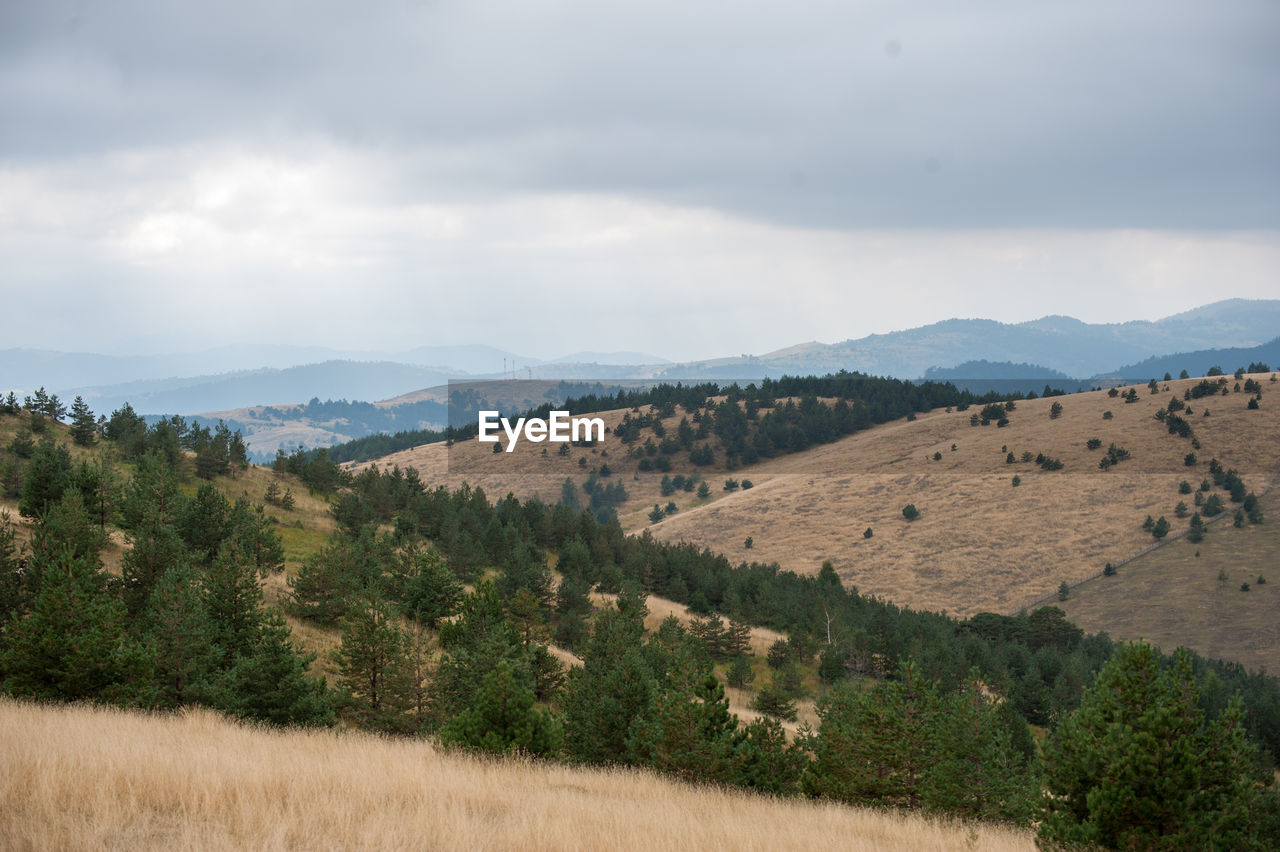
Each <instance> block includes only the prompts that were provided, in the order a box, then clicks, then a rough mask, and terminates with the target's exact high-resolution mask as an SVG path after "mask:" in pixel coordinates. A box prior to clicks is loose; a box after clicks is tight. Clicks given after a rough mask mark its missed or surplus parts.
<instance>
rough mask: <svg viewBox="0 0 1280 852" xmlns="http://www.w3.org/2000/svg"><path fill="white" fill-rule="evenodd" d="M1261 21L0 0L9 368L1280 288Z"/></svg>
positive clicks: (1267, 23)
mask: <svg viewBox="0 0 1280 852" xmlns="http://www.w3.org/2000/svg"><path fill="white" fill-rule="evenodd" d="M1277 44H1280V4H1278V3H1276V2H1274V0H1225V2H1222V3H1204V2H1200V0H1196V2H1182V0H1160V2H1147V0H1136V2H1128V3H1122V4H1116V3H1111V2H1108V3H1102V2H1088V1H1087V0H1086V2H1077V3H1070V4H1061V3H1052V4H1051V3H1026V2H1012V0H1010V2H990V1H989V0H979V2H974V3H966V4H956V3H951V2H940V0H923V2H917V3H911V4H903V3H894V2H849V0H839V2H835V1H834V0H833V2H825V0H822V1H818V0H797V1H796V2H793V3H789V4H786V5H785V6H783V5H777V4H768V5H766V4H762V3H750V2H748V3H743V2H741V0H738V1H737V2H732V3H730V2H721V0H705V2H700V3H688V2H667V0H646V2H643V3H640V2H629V0H619V2H608V3H601V2H599V0H595V1H594V2H582V1H581V0H521V2H492V0H438V2H433V1H432V0H421V2H414V0H367V2H362V3H350V2H330V0H306V2H301V0H271V2H262V0H256V1H255V2H252V3H251V2H244V0H220V2H218V3H208V2H204V3H199V4H197V3H189V2H185V0H179V2H174V0H155V2H144V0H102V1H101V2H95V3H87V2H85V3H81V2H68V0H43V2H40V3H34V2H22V0H0V298H2V299H3V304H4V306H5V310H4V311H3V315H4V316H5V321H4V322H3V324H2V325H3V332H0V348H6V347H11V346H22V347H36V348H46V349H62V350H79V351H86V350H88V351H109V352H134V351H136V352H155V351H167V350H173V351H191V350H195V349H199V348H202V347H207V346H216V345H221V344H226V343H295V344H307V345H328V346H333V347H336V348H345V349H351V348H355V349H368V350H380V351H386V350H390V349H397V348H404V349H407V348H411V347H414V346H421V345H430V344H452V343H487V344H491V345H495V346H499V347H502V348H505V349H508V350H511V351H515V352H519V353H522V354H525V355H529V356H533V357H538V358H550V357H554V356H556V355H558V354H563V353H566V352H571V351H577V350H597V351H609V350H640V351H645V352H650V353H653V354H656V355H661V356H663V357H666V358H670V359H677V360H684V359H693V358H704V357H715V356H721V355H736V354H741V353H753V354H760V353H764V352H767V351H770V350H773V349H777V348H780V347H784V346H787V345H790V344H794V343H799V342H804V341H810V340H819V341H823V342H837V341H841V340H845V339H849V338H857V337H861V336H864V335H866V334H870V333H876V332H887V331H891V330H895V329H902V328H909V327H914V326H918V325H923V324H926V323H929V322H934V321H938V320H942V319H945V318H948V317H986V318H992V319H997V320H1002V321H1006V322H1016V321H1022V320H1030V319H1034V318H1037V317H1040V316H1044V315H1046V314H1067V315H1071V316H1075V317H1078V318H1080V319H1083V320H1086V321H1090V322H1105V321H1122V320H1129V319H1157V318H1159V317H1162V316H1167V315H1169V314H1173V313H1177V312H1180V311H1183V310H1186V309H1189V308H1192V307H1195V306H1197V305H1201V304H1205V303H1207V302H1211V301H1216V300H1218V299H1222V298H1230V297H1241V298H1280V155H1278V154H1277V152H1280V50H1277V49H1276V46H1277Z"/></svg>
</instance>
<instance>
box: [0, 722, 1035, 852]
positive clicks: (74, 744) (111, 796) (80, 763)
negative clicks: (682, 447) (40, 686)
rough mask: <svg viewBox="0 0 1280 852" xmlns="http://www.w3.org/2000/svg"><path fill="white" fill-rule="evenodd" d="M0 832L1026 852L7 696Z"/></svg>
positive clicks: (1012, 838)
mask: <svg viewBox="0 0 1280 852" xmlns="http://www.w3.org/2000/svg"><path fill="white" fill-rule="evenodd" d="M0 767H2V768H3V770H4V771H3V772H2V773H0V838H3V845H4V847H5V848H6V849H11V850H28V849H30V850H35V849H65V850H87V849H130V850H136V849H202V850H204V849H213V850H218V849H262V850H270V849H336V848H341V849H466V850H476V849H557V850H577V849H581V850H600V849H639V850H645V852H652V851H653V850H666V849H741V850H753V849H803V850H812V849H845V850H852V852H860V850H866V851H867V852H870V850H904V852H906V850H911V851H912V852H916V850H950V849H956V850H961V849H983V850H992V852H1006V850H1008V852H1012V850H1031V849H1033V848H1034V844H1033V841H1032V838H1031V835H1030V834H1029V833H1027V832H1025V831H1018V830H1011V829H1003V828H1000V827H993V826H988V825H970V824H964V823H956V822H950V821H935V820H931V819H927V818H923V817H919V816H916V815H910V814H898V813H885V812H879V811H873V810H862V809H855V808H848V807H842V806H837V805H830V804H815V803H810V802H802V801H784V800H776V799H770V798H765V797H760V796H753V795H749V794H745V793H740V792H730V791H725V790H720V789H715V788H705V787H691V786H688V785H683V784H679V783H676V782H673V781H670V780H667V779H664V778H661V777H658V776H656V775H653V774H650V773H645V772H635V771H624V770H613V771H610V770H587V769H577V768H571V767H565V766H559V765H547V764H539V763H534V762H528V761H521V760H512V759H509V760H483V759H478V758H473V757H469V756H465V755H459V754H451V753H447V752H442V751H441V750H439V749H438V748H436V747H434V746H433V745H431V744H430V743H429V742H426V741H423V740H389V739H383V738H379V737H375V736H370V735H365V734H355V733H334V732H328V731H325V732H306V731H287V732H280V731H274V730H266V729H261V728H253V727H246V726H242V725H236V724H232V723H230V722H228V721H225V720H224V719H222V718H221V717H219V716H217V715H215V714H213V713H210V712H206V711H193V712H188V713H184V714H182V715H176V716H149V715H143V714H135V713H127V712H123V711H119V710H105V709H93V708H90V707H86V706H65V705H64V706H57V707H51V706H40V705H30V704H22V703H18V702H14V701H11V700H8V699H0Z"/></svg>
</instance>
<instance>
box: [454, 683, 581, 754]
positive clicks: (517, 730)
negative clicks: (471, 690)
mask: <svg viewBox="0 0 1280 852" xmlns="http://www.w3.org/2000/svg"><path fill="white" fill-rule="evenodd" d="M533 705H534V695H533V690H531V689H529V688H527V687H526V686H525V685H524V684H523V683H521V680H520V678H519V677H518V676H517V675H516V673H515V671H514V670H513V668H512V665H511V663H509V662H508V661H506V660H499V661H498V663H497V664H496V665H495V666H494V667H493V670H492V671H490V672H489V673H488V674H487V675H485V678H484V681H483V682H482V683H481V685H480V689H479V691H478V693H477V694H476V699H475V703H474V705H473V706H472V707H470V708H468V709H467V710H465V711H463V712H462V713H459V714H458V715H457V716H454V717H453V718H452V719H450V720H449V721H448V722H447V723H446V724H445V726H444V727H443V728H442V729H441V730H440V741H441V742H442V743H444V744H445V745H457V746H462V747H464V748H470V749H476V750H478V751H486V752H491V753H495V754H506V753H511V752H521V753H525V754H531V755H535V756H538V757H551V756H553V755H555V754H557V753H558V752H559V751H560V746H561V743H562V742H563V741H564V731H563V728H562V727H561V725H560V723H559V722H558V721H557V720H556V719H554V718H553V717H552V716H551V715H550V714H548V713H547V712H545V711H542V710H537V709H534V706H533Z"/></svg>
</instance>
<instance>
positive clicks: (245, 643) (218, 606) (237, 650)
mask: <svg viewBox="0 0 1280 852" xmlns="http://www.w3.org/2000/svg"><path fill="white" fill-rule="evenodd" d="M203 587H204V604H205V608H206V610H207V611H208V613H209V619H210V621H211V622H212V623H213V625H214V641H215V642H216V643H217V645H218V646H219V647H220V648H221V649H222V652H223V655H224V659H226V660H228V661H234V660H235V659H236V658H238V657H245V656H250V655H252V654H253V653H254V652H255V651H256V648H255V647H254V643H255V642H257V641H259V639H260V637H261V635H262V633H263V631H264V630H265V629H266V628H265V627H264V625H263V612H262V609H261V607H262V586H261V585H260V584H259V582H258V572H257V570H256V569H255V567H254V565H253V563H252V562H250V561H249V560H248V559H246V558H245V555H244V554H243V553H241V551H240V549H239V548H238V547H237V545H236V542H235V541H234V540H228V541H226V542H224V543H223V545H222V546H221V547H220V548H219V550H218V555H217V556H216V557H214V560H213V563H212V564H211V565H210V566H209V567H208V568H206V569H205V570H204V575H203ZM285 632H286V633H287V632H288V628H287V627H286V628H285Z"/></svg>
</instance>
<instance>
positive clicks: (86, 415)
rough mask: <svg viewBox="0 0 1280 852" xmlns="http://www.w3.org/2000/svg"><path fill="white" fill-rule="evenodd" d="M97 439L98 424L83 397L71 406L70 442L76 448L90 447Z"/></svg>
mask: <svg viewBox="0 0 1280 852" xmlns="http://www.w3.org/2000/svg"><path fill="white" fill-rule="evenodd" d="M97 438H98V422H97V420H96V419H95V418H94V416H93V412H92V411H90V410H89V406H88V405H87V404H86V403H85V401H84V398H83V397H79V396H78V397H76V399H75V402H73V403H72V404H71V440H73V441H75V442H76V445H77V446H81V447H90V446H93V443H94V441H96V440H97Z"/></svg>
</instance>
